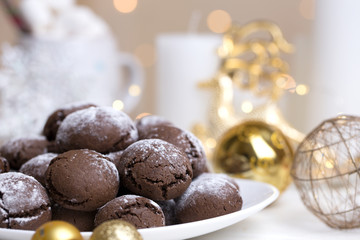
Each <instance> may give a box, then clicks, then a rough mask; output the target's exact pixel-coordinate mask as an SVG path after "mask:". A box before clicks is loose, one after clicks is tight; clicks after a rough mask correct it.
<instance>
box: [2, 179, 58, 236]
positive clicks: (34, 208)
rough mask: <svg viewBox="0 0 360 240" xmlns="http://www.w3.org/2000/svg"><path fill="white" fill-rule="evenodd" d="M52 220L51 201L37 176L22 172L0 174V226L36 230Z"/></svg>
mask: <svg viewBox="0 0 360 240" xmlns="http://www.w3.org/2000/svg"><path fill="white" fill-rule="evenodd" d="M50 220H51V208H50V201H49V198H48V196H47V194H46V190H45V188H44V187H43V186H42V185H41V184H40V183H39V182H38V181H36V180H35V178H33V177H30V176H27V175H25V174H22V173H16V172H8V173H2V174H0V227H1V228H12V229H23V230H35V229H37V228H38V227H39V226H40V225H42V224H43V223H45V222H47V221H50Z"/></svg>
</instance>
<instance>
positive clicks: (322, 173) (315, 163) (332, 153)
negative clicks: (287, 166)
mask: <svg viewBox="0 0 360 240" xmlns="http://www.w3.org/2000/svg"><path fill="white" fill-rule="evenodd" d="M359 167H360V117H355V116H339V117H337V118H333V119H329V120H326V121H324V122H323V123H321V124H320V125H319V126H318V127H317V128H316V129H314V130H313V131H312V132H311V133H310V134H309V135H308V136H307V137H306V138H305V139H304V140H303V141H302V143H301V144H300V145H299V147H298V149H297V151H296V153H295V157H294V162H293V166H292V169H291V175H292V177H293V179H294V182H295V185H296V187H297V190H298V192H299V194H300V196H301V199H302V201H303V203H304V204H305V206H306V207H307V208H308V209H309V210H310V211H311V212H312V213H313V214H314V215H316V216H317V217H318V218H319V219H321V220H322V221H323V222H325V223H326V224H327V225H328V226H330V227H332V228H340V229H347V228H356V227H360V169H359ZM358 184H359V185H358Z"/></svg>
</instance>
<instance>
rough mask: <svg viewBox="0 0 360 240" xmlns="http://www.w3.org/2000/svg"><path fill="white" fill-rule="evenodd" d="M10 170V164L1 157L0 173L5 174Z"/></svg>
mask: <svg viewBox="0 0 360 240" xmlns="http://www.w3.org/2000/svg"><path fill="white" fill-rule="evenodd" d="M9 170H10V164H9V162H8V161H7V160H6V158H3V157H0V173H5V172H8V171H9Z"/></svg>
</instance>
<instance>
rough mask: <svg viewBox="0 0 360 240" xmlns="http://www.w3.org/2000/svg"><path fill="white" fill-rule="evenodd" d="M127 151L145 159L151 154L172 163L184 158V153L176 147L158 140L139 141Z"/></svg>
mask: <svg viewBox="0 0 360 240" xmlns="http://www.w3.org/2000/svg"><path fill="white" fill-rule="evenodd" d="M126 151H135V152H137V153H138V154H140V153H141V154H140V158H145V156H146V155H148V154H149V152H151V153H152V154H156V155H157V156H158V158H159V159H167V160H168V161H169V162H170V163H174V162H173V161H177V160H178V159H182V158H183V156H181V155H182V152H181V151H180V150H179V149H178V148H177V147H176V146H175V145H173V144H171V143H168V142H165V141H163V140H161V139H156V138H153V139H144V140H140V141H137V142H135V143H133V144H132V145H130V146H129V150H126Z"/></svg>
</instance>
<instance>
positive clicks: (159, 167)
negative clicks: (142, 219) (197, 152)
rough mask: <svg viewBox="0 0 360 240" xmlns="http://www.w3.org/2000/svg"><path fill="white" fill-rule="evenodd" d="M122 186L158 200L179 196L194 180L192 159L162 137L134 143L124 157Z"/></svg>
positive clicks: (122, 159) (122, 161)
mask: <svg viewBox="0 0 360 240" xmlns="http://www.w3.org/2000/svg"><path fill="white" fill-rule="evenodd" d="M120 165H121V167H120V169H122V171H123V172H122V173H120V177H121V181H122V183H123V185H124V186H125V187H126V188H127V189H129V190H130V191H131V192H133V193H135V194H138V195H141V196H144V197H148V198H150V199H152V200H155V201H162V200H168V199H172V198H175V197H179V196H180V195H181V194H182V193H183V192H184V191H185V190H186V189H187V187H188V186H189V184H190V183H191V179H192V169H191V165H190V161H189V159H188V158H187V156H186V155H185V153H184V152H182V151H181V150H180V149H178V148H177V147H176V146H174V145H173V144H170V143H168V142H165V141H163V140H160V139H146V140H140V141H138V142H135V143H133V144H132V145H130V146H129V147H128V148H126V149H125V151H124V153H123V155H122V156H121V163H120Z"/></svg>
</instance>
